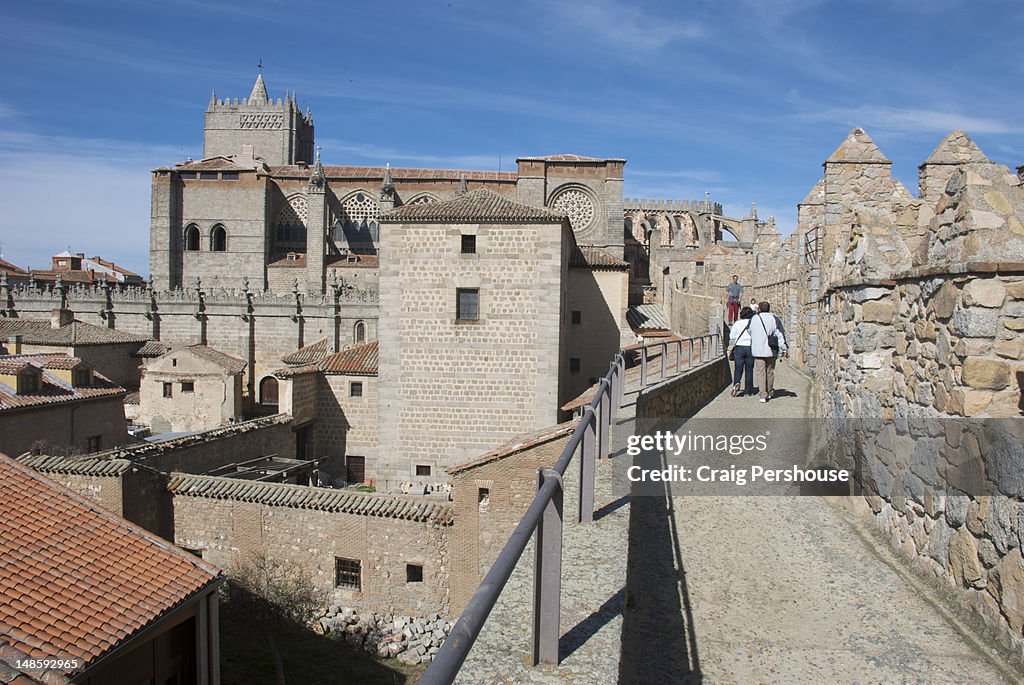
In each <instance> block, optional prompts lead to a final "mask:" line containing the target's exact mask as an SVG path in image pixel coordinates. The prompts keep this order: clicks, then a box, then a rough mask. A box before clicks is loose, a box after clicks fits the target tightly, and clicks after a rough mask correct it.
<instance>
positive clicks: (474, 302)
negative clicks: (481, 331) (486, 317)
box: [455, 288, 480, 321]
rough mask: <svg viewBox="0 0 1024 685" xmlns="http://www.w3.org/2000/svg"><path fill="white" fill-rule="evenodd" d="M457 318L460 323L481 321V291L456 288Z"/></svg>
mask: <svg viewBox="0 0 1024 685" xmlns="http://www.w3.org/2000/svg"><path fill="white" fill-rule="evenodd" d="M455 318H456V319H458V320H459V321H479V319H480V289H479V288H456V290H455Z"/></svg>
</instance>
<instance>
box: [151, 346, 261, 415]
mask: <svg viewBox="0 0 1024 685" xmlns="http://www.w3.org/2000/svg"><path fill="white" fill-rule="evenodd" d="M243 371H245V362H244V361H242V360H241V359H237V358H235V357H232V356H231V355H228V354H224V353H223V352H220V351H218V350H215V349H214V348H212V347H207V346H206V345H189V346H188V347H181V348H177V349H172V350H171V351H169V352H167V353H166V354H164V355H162V356H160V357H157V358H155V359H150V360H148V361H147V362H146V365H145V368H144V369H143V371H142V382H141V385H140V388H139V395H140V407H139V413H138V416H137V421H138V422H139V423H142V424H143V425H146V426H149V427H150V429H151V430H152V431H153V433H167V432H175V433H177V432H193V431H201V430H206V429H209V428H216V427H218V426H223V425H227V424H231V423H235V422H237V421H240V420H241V419H242V372H243Z"/></svg>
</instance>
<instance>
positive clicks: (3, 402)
mask: <svg viewBox="0 0 1024 685" xmlns="http://www.w3.org/2000/svg"><path fill="white" fill-rule="evenodd" d="M124 396H125V389H124V388H122V387H121V386H119V385H117V384H116V383H113V382H111V381H110V380H109V379H107V378H105V377H104V376H103V375H101V374H99V373H97V372H95V371H94V370H93V368H92V366H90V365H89V364H87V363H86V362H84V361H82V360H81V359H78V358H76V357H68V356H66V355H62V354H60V355H58V354H47V355H42V354H40V355H24V354H13V355H0V452H2V453H4V454H8V455H12V456H16V455H19V454H22V453H24V452H28V451H29V450H32V449H33V448H35V447H37V446H39V445H45V448H46V449H59V450H62V451H70V452H73V453H80V452H81V453H88V452H99V451H101V450H105V449H110V448H111V447H114V446H117V445H124V444H126V443H127V442H128V441H129V438H128V427H127V422H126V421H125V418H124V409H123V406H122V401H123V399H124Z"/></svg>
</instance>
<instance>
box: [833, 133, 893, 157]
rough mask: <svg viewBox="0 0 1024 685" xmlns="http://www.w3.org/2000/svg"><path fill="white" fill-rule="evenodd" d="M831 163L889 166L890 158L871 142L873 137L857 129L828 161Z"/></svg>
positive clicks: (848, 135)
mask: <svg viewBox="0 0 1024 685" xmlns="http://www.w3.org/2000/svg"><path fill="white" fill-rule="evenodd" d="M825 161H826V163H829V162H854V163H860V164H865V163H867V164H889V160H888V158H886V156H885V155H883V154H882V151H881V150H879V149H878V146H877V145H875V141H873V140H871V136H869V135H868V134H867V133H865V132H864V129H862V128H855V129H853V130H852V131H850V133H849V134H847V136H846V140H844V141H843V142H842V144H841V145H840V146H839V147H837V148H836V151H835V152H833V153H832V154H831V155H830V156H829V158H828V159H827V160H825Z"/></svg>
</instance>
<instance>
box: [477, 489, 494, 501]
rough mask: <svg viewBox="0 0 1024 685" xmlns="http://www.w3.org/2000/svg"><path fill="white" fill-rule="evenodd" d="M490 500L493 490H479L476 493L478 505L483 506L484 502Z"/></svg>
mask: <svg viewBox="0 0 1024 685" xmlns="http://www.w3.org/2000/svg"><path fill="white" fill-rule="evenodd" d="M490 498H491V489H490V488H480V489H479V490H477V492H476V501H477V504H483V503H484V502H486V501H487V500H489V499H490Z"/></svg>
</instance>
